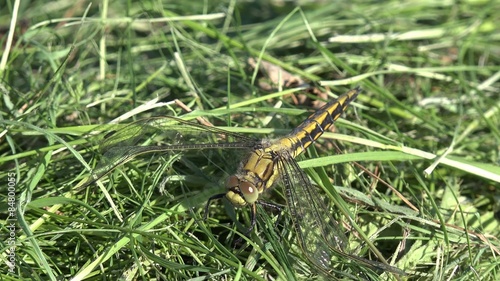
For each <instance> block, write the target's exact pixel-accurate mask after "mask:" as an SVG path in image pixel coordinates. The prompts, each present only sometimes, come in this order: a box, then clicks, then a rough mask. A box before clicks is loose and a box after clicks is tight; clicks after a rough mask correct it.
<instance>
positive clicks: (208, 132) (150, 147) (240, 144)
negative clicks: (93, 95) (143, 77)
mask: <svg viewBox="0 0 500 281" xmlns="http://www.w3.org/2000/svg"><path fill="white" fill-rule="evenodd" d="M257 143H258V142H257V141H256V140H254V139H252V138H249V137H247V136H245V135H241V134H238V133H233V132H228V131H225V130H221V129H218V128H215V127H208V126H204V125H200V124H197V123H193V122H189V121H185V120H182V119H179V118H175V117H171V116H165V117H153V118H148V119H142V120H138V121H136V122H133V123H130V124H128V125H126V126H124V127H123V126H120V127H118V126H117V129H115V130H111V131H110V132H109V133H108V134H106V136H104V138H103V139H102V140H100V144H99V151H100V153H101V154H102V155H103V158H102V159H101V161H100V162H99V164H98V165H97V167H96V168H95V169H94V171H93V172H92V176H91V178H89V180H88V181H87V182H86V183H85V184H84V185H83V187H85V186H87V185H89V184H91V183H93V182H95V181H96V180H98V179H100V178H102V177H103V176H105V175H106V174H108V173H109V172H111V171H112V170H114V169H115V168H116V167H118V166H120V165H123V164H124V163H126V162H128V161H130V160H132V159H134V158H135V157H137V156H139V155H142V154H147V153H155V152H169V151H182V150H203V149H216V148H253V147H254V146H255V145H256V144H257Z"/></svg>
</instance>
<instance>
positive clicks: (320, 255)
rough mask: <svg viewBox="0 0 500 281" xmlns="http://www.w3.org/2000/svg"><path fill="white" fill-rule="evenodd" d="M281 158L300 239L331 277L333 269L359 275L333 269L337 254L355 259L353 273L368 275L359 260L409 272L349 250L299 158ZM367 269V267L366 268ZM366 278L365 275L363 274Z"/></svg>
mask: <svg viewBox="0 0 500 281" xmlns="http://www.w3.org/2000/svg"><path fill="white" fill-rule="evenodd" d="M280 158H281V160H280V161H278V168H279V169H280V174H281V181H282V184H283V186H284V188H285V196H286V200H287V205H288V207H289V209H290V210H289V211H290V214H291V218H292V222H293V225H294V228H295V232H296V235H297V239H298V242H299V245H300V247H301V248H302V250H303V252H304V253H305V254H306V256H307V258H308V260H309V261H310V262H311V263H312V264H313V265H314V266H315V267H316V268H317V269H319V270H320V271H322V272H323V273H325V274H326V275H327V276H331V275H332V272H337V273H338V274H341V275H348V276H350V277H353V278H357V277H355V276H353V275H351V274H349V273H347V272H345V271H344V270H343V271H337V270H334V269H333V266H332V263H331V259H332V257H334V256H336V257H339V258H342V259H344V260H345V261H355V262H351V263H350V265H352V266H354V267H355V270H354V271H355V272H352V274H355V275H358V276H359V275H362V276H365V277H366V276H367V275H369V273H368V272H366V271H364V270H363V268H361V267H360V266H359V265H358V264H357V263H356V262H358V263H361V264H364V265H366V266H368V267H369V268H371V269H374V270H377V271H389V272H393V273H396V274H399V275H405V273H404V271H402V270H400V269H398V268H396V267H392V266H390V265H386V264H383V263H380V262H376V261H371V260H366V259H364V258H361V257H357V256H354V255H351V254H348V253H346V252H345V250H346V247H347V238H346V236H345V235H344V233H343V231H342V229H341V228H340V226H339V225H338V223H337V222H336V221H335V220H334V218H333V217H332V216H331V214H330V212H329V208H327V204H326V203H325V201H324V200H325V198H321V197H320V195H319V194H318V192H316V190H314V189H313V186H312V184H311V181H310V180H309V178H308V177H307V175H306V174H305V173H304V171H302V169H300V167H299V165H298V163H297V161H295V159H293V158H292V157H291V155H290V153H288V152H286V151H285V152H283V153H281V157H280ZM365 269H366V268H365ZM362 278H363V277H362Z"/></svg>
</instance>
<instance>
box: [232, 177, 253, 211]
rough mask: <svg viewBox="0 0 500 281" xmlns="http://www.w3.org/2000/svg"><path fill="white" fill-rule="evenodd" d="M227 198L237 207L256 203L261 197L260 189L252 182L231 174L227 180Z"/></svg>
mask: <svg viewBox="0 0 500 281" xmlns="http://www.w3.org/2000/svg"><path fill="white" fill-rule="evenodd" d="M226 188H227V192H226V198H227V200H229V202H231V204H233V205H234V206H235V207H244V206H246V205H247V204H254V203H255V202H256V201H257V199H259V191H258V190H257V188H256V187H255V186H254V185H253V184H252V183H250V182H248V181H246V180H245V179H240V178H238V177H237V176H230V177H229V178H228V179H227V181H226Z"/></svg>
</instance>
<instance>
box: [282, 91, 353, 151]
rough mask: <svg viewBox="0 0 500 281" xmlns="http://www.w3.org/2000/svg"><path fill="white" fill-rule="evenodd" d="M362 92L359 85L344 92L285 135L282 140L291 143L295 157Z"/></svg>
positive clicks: (328, 126)
mask: <svg viewBox="0 0 500 281" xmlns="http://www.w3.org/2000/svg"><path fill="white" fill-rule="evenodd" d="M360 92H361V89H360V88H359V87H358V88H355V89H353V90H350V91H349V92H347V93H345V94H343V95H342V96H340V97H339V98H338V99H336V100H333V101H331V102H329V103H327V104H325V105H324V106H323V107H321V108H320V109H319V110H318V111H316V112H315V113H313V114H311V116H309V117H308V118H307V119H306V120H305V121H304V122H302V123H301V124H300V125H299V126H298V127H297V128H295V129H294V130H293V131H292V132H291V133H290V134H288V135H287V136H285V137H283V138H282V139H281V140H280V142H281V143H283V144H288V145H291V146H292V147H291V153H292V154H293V157H297V156H298V155H299V154H301V153H302V152H303V151H304V150H306V148H307V147H309V145H311V144H312V143H313V142H315V141H316V140H317V139H318V138H319V137H320V136H321V135H322V134H323V133H324V132H325V130H328V128H330V126H332V124H333V122H335V120H337V119H338V118H339V117H340V115H342V113H343V112H344V111H345V110H346V108H347V106H348V105H349V103H351V102H352V101H353V100H354V99H356V97H357V96H358V94H359V93H360Z"/></svg>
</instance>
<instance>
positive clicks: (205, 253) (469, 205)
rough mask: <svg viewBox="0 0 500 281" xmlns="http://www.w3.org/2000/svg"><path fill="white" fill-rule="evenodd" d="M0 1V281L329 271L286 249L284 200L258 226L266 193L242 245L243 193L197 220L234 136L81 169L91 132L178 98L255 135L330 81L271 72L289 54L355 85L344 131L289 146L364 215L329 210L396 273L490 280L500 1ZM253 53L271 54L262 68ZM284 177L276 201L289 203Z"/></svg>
mask: <svg viewBox="0 0 500 281" xmlns="http://www.w3.org/2000/svg"><path fill="white" fill-rule="evenodd" d="M0 7H1V9H0V36H1V42H2V52H1V61H0V74H1V83H0V90H1V92H2V100H1V101H0V104H1V115H0V126H1V127H0V128H1V129H2V130H1V135H0V137H1V142H0V149H1V150H0V151H1V155H0V165H1V167H2V169H1V171H0V173H1V174H0V177H1V178H2V179H7V180H6V181H5V182H6V183H5V184H2V186H1V187H0V190H2V192H1V194H0V196H2V202H6V203H7V204H2V205H1V206H0V210H1V214H2V215H1V217H0V219H1V221H2V222H1V225H2V230H1V231H2V234H6V235H5V237H8V236H7V235H8V234H9V233H11V232H10V231H11V230H10V229H8V228H7V226H8V225H9V224H10V223H11V222H13V221H14V222H15V224H16V229H15V231H14V233H15V245H16V248H15V254H16V258H15V265H14V266H13V267H11V268H9V266H8V264H7V262H8V260H9V253H10V252H11V246H12V245H11V244H10V242H9V241H13V240H8V239H7V238H6V239H2V241H1V243H2V244H0V245H1V253H2V255H1V257H2V265H0V266H1V267H2V270H1V273H0V276H1V279H2V280H22V279H32V280H69V279H72V280H83V279H85V280H276V279H278V280H295V279H296V280H315V279H320V278H321V276H319V275H318V274H317V273H316V271H315V269H314V268H311V267H309V266H308V265H307V263H306V262H305V258H304V257H303V256H302V255H301V253H300V251H298V250H297V244H296V242H295V236H294V234H293V231H292V230H291V225H290V222H289V218H287V213H286V212H285V215H284V217H283V219H282V221H278V227H277V228H276V229H273V228H266V227H265V226H266V225H272V222H271V224H269V222H270V221H271V220H274V221H275V220H276V219H278V218H277V217H276V214H273V213H272V212H268V213H265V212H264V211H263V210H261V212H260V213H262V214H263V215H262V218H260V219H262V220H261V221H259V225H258V228H257V230H256V231H254V232H253V233H252V234H251V237H250V238H251V239H250V240H248V241H247V242H248V243H247V244H245V246H242V247H237V248H234V247H233V245H232V241H233V240H234V239H236V238H237V237H238V236H237V235H235V231H236V230H238V231H240V232H242V231H244V229H245V225H248V217H247V214H246V213H247V212H248V210H242V211H241V210H236V211H235V210H233V208H232V207H231V206H227V204H222V203H220V202H218V203H215V202H214V204H212V206H211V208H210V219H209V220H208V221H205V222H203V221H202V219H201V217H202V215H203V207H204V203H205V202H206V200H207V198H208V197H209V196H210V195H213V194H216V193H219V192H221V191H222V183H223V180H224V177H225V176H227V174H228V173H231V171H232V170H234V165H233V164H234V163H232V161H233V160H232V158H231V157H228V155H225V153H220V152H219V153H217V152H204V153H202V154H198V155H193V156H192V157H190V158H186V157H185V156H184V155H181V154H171V155H170V154H169V155H150V156H146V157H143V158H140V159H136V160H134V161H132V162H130V163H129V164H126V165H125V166H123V167H121V168H120V169H117V170H116V171H115V172H113V173H112V174H111V175H110V176H109V177H106V178H104V179H103V183H104V186H103V187H98V186H97V185H91V186H89V187H87V188H85V189H83V190H78V189H76V188H75V186H77V185H78V184H80V183H81V182H83V181H84V180H85V179H86V178H87V177H88V176H89V174H90V169H91V168H93V167H95V165H96V163H97V162H98V160H99V156H100V155H99V151H98V150H97V149H96V148H97V145H98V143H96V142H95V141H94V140H93V137H91V136H88V135H86V134H87V133H88V132H89V131H91V130H93V129H99V128H101V127H100V125H102V124H108V123H110V122H111V123H116V122H120V123H130V122H132V121H133V120H137V119H139V118H147V117H150V116H162V115H177V116H184V115H186V110H185V109H183V108H181V107H180V106H179V103H175V102H174V101H175V100H178V101H181V102H183V103H184V104H185V105H186V106H187V107H188V108H190V109H191V110H193V113H192V114H190V115H186V116H184V117H186V118H188V119H192V118H194V117H196V116H204V117H206V118H207V119H208V120H210V121H211V122H212V123H213V124H214V125H216V126H218V127H221V128H225V129H230V130H232V131H236V132H241V133H245V134H247V133H250V134H252V135H253V136H255V137H257V138H262V137H264V136H266V135H271V136H276V135H280V134H283V133H286V132H288V131H290V130H291V129H292V128H294V126H296V125H298V124H299V123H300V122H301V121H302V120H303V119H304V118H306V116H307V113H310V112H312V111H313V110H314V107H315V104H314V103H309V102H308V101H304V99H302V98H296V97H297V96H298V97H307V98H309V99H312V100H324V99H332V97H328V96H321V95H319V96H318V95H316V93H314V92H307V91H305V90H304V88H303V87H301V86H303V84H299V85H293V86H292V85H289V84H286V83H276V80H271V79H269V78H268V77H269V76H270V75H272V74H274V75H277V77H278V81H283V80H286V79H284V78H286V77H287V76H286V73H290V74H292V75H294V76H293V77H299V78H300V79H301V80H302V81H305V82H304V83H309V84H312V85H318V84H321V85H322V86H323V87H327V88H328V89H329V90H330V91H331V92H332V93H334V94H337V95H338V94H341V93H343V92H345V91H346V90H347V89H350V88H353V87H356V86H361V88H362V89H363V92H362V94H361V95H360V96H359V97H358V99H357V100H356V103H355V104H354V105H352V106H351V107H350V108H349V109H348V111H347V114H346V116H345V118H344V119H342V120H339V121H338V122H337V124H338V127H337V133H336V134H332V133H327V134H325V136H324V138H323V140H322V141H320V142H319V144H318V146H317V147H315V149H312V150H311V151H310V152H309V153H308V154H307V155H306V157H304V159H306V160H304V161H301V162H300V164H301V166H302V167H304V168H307V171H308V174H309V175H310V176H311V178H312V179H313V180H314V183H315V184H317V185H319V186H321V188H318V192H321V194H322V195H324V196H325V198H327V200H329V202H330V203H335V206H333V207H332V208H333V209H332V212H335V213H339V212H338V208H343V207H345V208H347V211H346V212H348V213H349V214H352V215H353V216H354V218H355V221H354V223H355V224H356V225H357V227H358V229H361V230H362V234H361V233H360V232H359V231H353V230H352V229H351V227H352V223H353V222H350V221H349V219H348V218H347V215H346V213H344V212H340V213H341V215H337V214H335V218H336V219H338V220H339V222H340V224H341V225H343V227H344V228H345V230H346V231H347V232H349V233H350V235H349V240H350V242H351V245H350V251H351V252H352V253H353V254H357V255H359V256H362V257H364V258H366V259H376V258H375V257H374V255H373V254H372V253H371V251H369V250H368V247H367V245H366V244H367V242H368V241H371V242H373V243H374V245H375V246H376V247H377V248H378V249H379V250H380V251H381V252H382V254H384V256H385V257H386V259H387V260H388V261H389V262H390V263H391V264H392V265H394V266H395V267H398V268H400V269H402V270H404V271H406V272H407V273H408V275H407V276H401V277H400V278H401V279H403V280H499V279H500V277H499V274H500V273H499V270H500V266H499V264H500V260H499V259H498V255H499V254H500V252H499V246H500V243H499V241H498V237H499V235H500V231H499V229H500V227H499V220H500V213H499V212H500V187H499V186H500V167H499V164H500V131H499V123H500V113H499V111H500V94H499V91H498V88H499V83H498V79H499V78H500V66H499V65H500V63H499V60H500V59H499V57H500V42H499V41H500V32H499V29H498V26H499V25H500V16H499V13H498V12H497V11H498V10H500V1H430V0H429V1H358V0H353V1H348V2H346V1H102V2H90V1H49V2H47V1H30V2H28V1H9V0H8V1H6V2H4V3H2V4H0ZM250 59H253V60H255V61H257V62H261V63H263V62H266V63H271V64H272V65H274V66H276V68H275V69H274V70H273V71H271V73H268V74H267V75H266V74H262V73H260V72H259V71H258V70H255V69H254V68H252V67H251V64H250V63H249V60H250ZM266 78H267V79H266ZM280 79H281V80H280ZM273 82H274V83H273ZM285 82H286V81H285ZM323 89H324V88H323ZM306 112H307V113H306ZM117 118H118V119H117ZM103 134H104V133H103ZM331 139H337V140H339V141H337V142H336V143H337V144H338V145H340V146H341V149H342V151H343V153H344V154H340V155H338V154H337V153H335V149H334V148H333V147H331V146H330V145H329V144H330V141H331ZM228 158H229V159H230V160H228ZM308 159H309V160H308ZM353 161H357V162H359V163H360V164H362V165H363V166H364V167H366V169H367V170H369V171H371V172H372V173H375V174H376V175H377V176H378V177H379V178H380V179H381V180H383V181H385V182H387V183H388V184H389V185H390V186H392V187H393V189H391V188H388V187H387V185H384V184H382V183H381V181H379V180H376V178H374V177H371V176H369V175H368V174H367V173H366V172H363V171H362V170H361V169H359V168H358V167H356V166H355V165H354V163H353ZM172 163H174V164H172ZM323 172H326V175H327V176H328V178H327V179H326V180H325V178H324V177H321V175H322V173H323ZM12 178H15V182H16V186H15V193H16V195H15V199H16V201H15V203H16V204H15V206H14V205H13V204H11V201H9V198H11V197H10V196H9V193H8V191H9V190H8V184H7V182H12V181H11V180H10V179H12ZM322 179H323V180H322ZM354 179H355V180H354ZM360 179H361V180H360ZM332 183H333V185H332ZM323 191H325V192H323ZM395 191H398V192H399V193H400V194H399V195H398V194H397V193H396V192H395ZM281 192H282V191H281V190H280V189H276V190H275V191H273V192H271V193H270V194H268V199H267V200H270V201H273V202H278V203H283V202H284V201H283V196H282V194H281ZM335 194H340V195H341V199H340V200H341V201H340V202H339V201H337V199H336V197H335ZM9 203H10V204H9ZM223 205H224V206H226V208H222V206H223ZM9 207H11V208H14V207H15V212H13V209H9ZM13 213H15V218H14V217H9V214H13ZM267 214H268V215H269V216H267ZM240 217H242V218H241V219H240ZM235 220H236V221H238V223H237V224H234V223H233V221H235ZM4 269H5V270H4ZM9 269H12V271H9ZM358 277H359V278H360V279H362V278H363V276H358ZM338 278H340V279H342V278H343V279H346V280H348V279H349V277H342V276H339V277H338ZM372 278H377V279H380V280H387V279H389V280H396V278H397V277H396V276H395V275H391V274H387V273H383V272H380V275H379V276H376V277H372Z"/></svg>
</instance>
